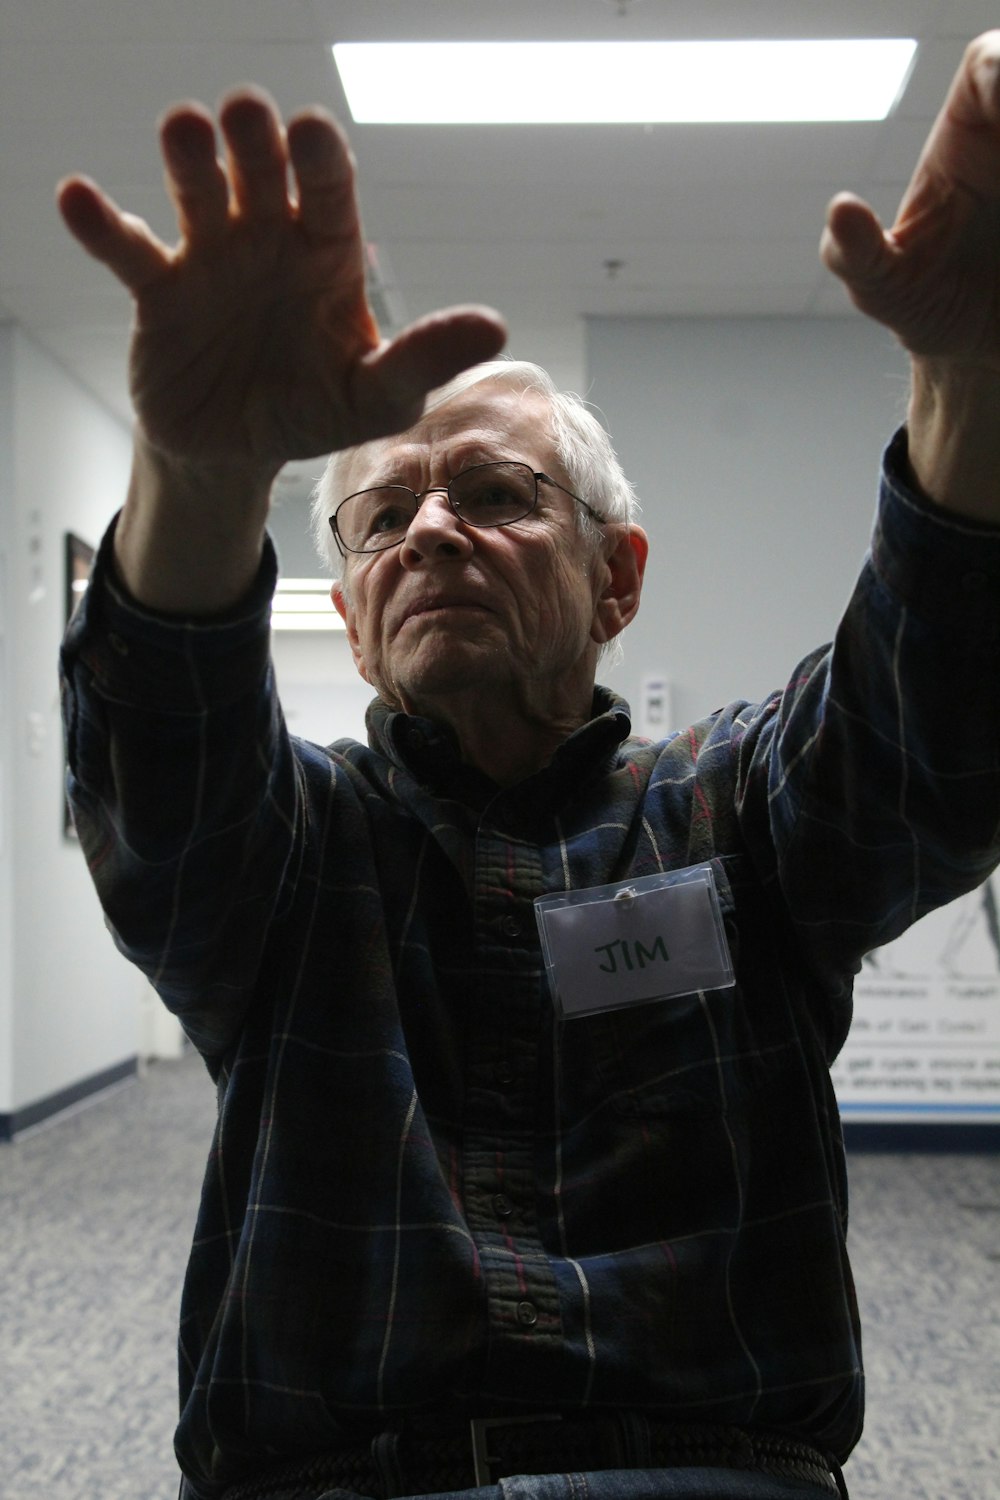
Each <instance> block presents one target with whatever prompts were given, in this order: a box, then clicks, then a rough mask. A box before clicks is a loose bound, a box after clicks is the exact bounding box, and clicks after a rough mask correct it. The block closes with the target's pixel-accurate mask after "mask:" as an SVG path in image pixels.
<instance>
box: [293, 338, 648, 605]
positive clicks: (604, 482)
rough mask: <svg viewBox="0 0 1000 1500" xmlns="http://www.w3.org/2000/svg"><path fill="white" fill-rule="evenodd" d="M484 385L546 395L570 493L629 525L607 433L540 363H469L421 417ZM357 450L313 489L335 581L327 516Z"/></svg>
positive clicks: (336, 565)
mask: <svg viewBox="0 0 1000 1500" xmlns="http://www.w3.org/2000/svg"><path fill="white" fill-rule="evenodd" d="M483 382H489V383H490V384H491V385H503V386H505V387H507V388H508V389H511V390H515V391H519V392H521V393H524V392H526V391H537V392H538V393H539V394H540V395H542V396H544V397H545V399H546V400H547V402H548V404H549V410H550V412H551V422H552V440H553V443H554V444H555V451H556V457H557V458H558V460H559V463H560V465H561V467H562V469H563V471H564V473H565V474H566V477H567V479H568V480H569V487H570V489H571V490H572V491H573V492H574V493H575V494H576V495H579V497H580V499H581V500H585V501H586V502H587V504H588V505H589V506H592V507H593V509H594V510H595V511H597V513H598V514H599V515H601V516H604V517H605V518H606V519H607V520H609V521H624V522H626V523H628V522H631V521H634V520H635V519H636V518H637V516H638V514H639V503H638V501H637V499H636V496H635V491H634V490H633V488H632V486H631V484H630V483H629V481H628V480H627V479H626V478H625V475H624V473H623V471H622V467H621V464H620V463H619V462H618V457H617V455H616V453H615V450H614V448H613V447H612V446H611V440H610V438H609V437H608V434H607V432H606V431H605V430H604V428H603V427H602V425H601V423H600V422H599V421H598V419H597V417H596V416H595V415H594V412H593V410H592V409H591V408H590V407H589V406H588V405H587V403H586V402H585V401H584V400H583V399H582V397H580V396H577V395H574V394H573V393H572V392H569V391H560V390H559V388H558V387H557V386H556V384H555V382H554V381H553V379H552V377H551V375H549V373H548V371H547V370H543V369H542V367H541V365H535V364H531V363H530V362H529V361H527V360H516V359H494V360H488V361H487V362H486V363H484V364H480V365H473V366H472V367H471V368H470V369H468V370H463V371H462V373H461V374H460V375H456V376H455V378H454V380H449V381H448V383H447V384H446V385H442V386H438V388H437V389H436V390H434V391H431V393H430V394H429V396H428V397H427V400H426V402H425V404H424V415H425V416H426V415H427V413H428V412H432V411H435V410H436V409H437V408H438V407H440V406H444V405H445V404H446V403H447V402H449V401H453V400H454V399H455V397H456V396H460V395H462V394H463V393H464V392H465V391H467V390H469V389H470V387H471V386H474V385H479V384H481V383H483ZM358 451H359V449H358V448H344V449H342V450H341V451H340V452H339V453H334V454H332V455H331V457H330V459H329V460H328V462H327V465H326V469H325V470H324V472H323V476H322V478H321V479H320V480H319V482H318V483H317V485H316V487H315V489H314V490H313V497H312V536H313V542H314V543H315V546H316V550H317V552H318V553H319V555H320V557H321V558H322V559H323V561H324V562H325V564H326V566H327V567H328V569H329V570H330V572H331V573H332V574H333V576H334V577H338V576H339V574H340V572H341V566H342V561H343V559H342V558H341V556H340V553H339V552H338V550H337V545H336V543H335V541H334V539H333V531H332V529H331V527H330V517H331V516H332V515H333V512H334V511H335V510H336V508H337V505H338V504H339V502H340V501H341V500H343V499H344V498H345V497H344V495H343V494H342V493H341V491H342V488H343V475H344V471H345V469H346V467H347V465H348V464H349V463H350V461H351V459H352V458H353V457H354V455H355V454H356V453H357V452H358ZM578 516H579V520H580V524H581V526H582V527H583V528H584V530H585V531H587V532H589V533H591V534H592V533H593V521H592V519H591V517H590V516H589V515H588V513H587V511H586V510H584V508H583V506H580V507H579V511H578Z"/></svg>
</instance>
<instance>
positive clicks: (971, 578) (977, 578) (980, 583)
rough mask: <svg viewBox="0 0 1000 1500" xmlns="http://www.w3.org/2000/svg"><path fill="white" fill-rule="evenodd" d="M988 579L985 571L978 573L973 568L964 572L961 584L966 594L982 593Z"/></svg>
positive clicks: (987, 583) (987, 584)
mask: <svg viewBox="0 0 1000 1500" xmlns="http://www.w3.org/2000/svg"><path fill="white" fill-rule="evenodd" d="M989 581H990V580H989V575H988V574H987V573H980V572H977V571H976V570H973V571H972V572H971V573H965V574H964V575H963V577H962V584H963V586H964V588H965V591H966V593H968V594H981V593H983V591H984V590H985V589H986V588H987V587H988V586H989Z"/></svg>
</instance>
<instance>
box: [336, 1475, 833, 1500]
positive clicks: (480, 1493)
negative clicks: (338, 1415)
mask: <svg viewBox="0 0 1000 1500" xmlns="http://www.w3.org/2000/svg"><path fill="white" fill-rule="evenodd" d="M318 1500H357V1497H356V1496H352V1495H351V1494H350V1492H349V1491H348V1490H339V1489H331V1490H327V1491H325V1493H324V1494H323V1495H321V1496H319V1497H318ZM409 1500H830V1491H829V1490H826V1489H823V1488H822V1487H820V1486H817V1485H814V1484H807V1483H804V1482H803V1481H801V1480H795V1479H773V1478H771V1477H770V1476H769V1475H767V1474H756V1473H750V1472H745V1471H742V1470H739V1469H602V1470H601V1471H600V1472H599V1473H593V1474H514V1475H512V1476H511V1477H510V1478H509V1479H501V1480H500V1481H499V1483H497V1484H490V1485H483V1486H482V1487H481V1488H478V1489H471V1490H450V1491H448V1493H447V1494H440V1495H428V1496H419V1497H417V1496H413V1497H409Z"/></svg>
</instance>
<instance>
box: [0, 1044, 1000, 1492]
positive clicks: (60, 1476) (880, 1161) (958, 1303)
mask: <svg viewBox="0 0 1000 1500" xmlns="http://www.w3.org/2000/svg"><path fill="white" fill-rule="evenodd" d="M214 1110H215V1098H214V1091H213V1089H212V1085H211V1083H210V1082H209V1079H208V1077H207V1075H206V1074H205V1072H204V1069H203V1068H202V1065H201V1063H200V1061H199V1060H198V1059H197V1058H196V1057H194V1056H188V1057H186V1058H184V1059H183V1060H182V1061H180V1062H177V1063H159V1064H157V1065H156V1066H155V1067H153V1068H151V1069H150V1070H149V1071H148V1073H147V1074H146V1076H145V1077H144V1078H142V1079H141V1080H139V1081H138V1082H135V1083H131V1084H126V1085H122V1086H120V1087H119V1088H117V1089H115V1090H113V1091H111V1092H109V1093H108V1094H106V1095H105V1096H103V1097H102V1098H100V1099H99V1100H97V1101H95V1102H92V1103H91V1104H90V1105H88V1107H86V1108H82V1109H79V1110H78V1111H77V1112H75V1113H73V1114H69V1115H64V1116H62V1117H60V1118H59V1119H58V1120H56V1121H54V1122H52V1123H50V1124H48V1125H45V1126H42V1127H39V1128H38V1129H36V1130H34V1131H32V1132H27V1133H25V1134H24V1135H22V1136H20V1137H18V1138H17V1139H16V1140H15V1142H14V1143H13V1144H12V1145H7V1146H2V1147H0V1329H2V1334H0V1497H2V1500H173V1497H174V1496H175V1495H176V1493H177V1474H176V1469H175V1465H174V1459H173V1453H172V1448H171V1434H172V1428H173V1422H174V1411H175V1362H174V1336H175V1328H176V1321H177V1306H178V1299H179V1294H180V1282H181V1276H182V1273H183V1268H184V1264H185V1260H186V1257H187V1248H188V1241H189V1238H190V1234H191V1226H192V1223H193V1220H194V1213H195V1207H196V1203H197V1198H198V1191H199V1186H200V1182H201V1174H202V1166H203V1163H204V1159H205V1154H206V1151H207V1148H208V1142H209V1136H210V1132H211V1127H212V1121H213V1117H214ZM851 1178H852V1193H853V1197H852V1216H851V1236H850V1242H851V1252H852V1257H853V1261H854V1267H855V1273H856V1276H857V1281H858V1288H859V1295H860V1298H861V1305H862V1313H863V1316H864V1324H865V1331H866V1343H865V1349H866V1359H867V1366H868V1381H869V1396H868V1425H867V1429H866V1431H865V1435H864V1437H863V1438H862V1440H861V1443H860V1444H859V1446H858V1448H857V1450H856V1452H855V1453H854V1454H853V1455H852V1457H851V1459H850V1461H849V1463H848V1465H847V1468H846V1471H845V1473H846V1478H847V1481H848V1484H849V1487H850V1492H851V1497H852V1500H1000V1158H998V1157H997V1156H987V1155H976V1156H942V1155H927V1156H922V1155H921V1156H903V1155H895V1154H873V1155H867V1154H856V1155H854V1156H852V1158H851Z"/></svg>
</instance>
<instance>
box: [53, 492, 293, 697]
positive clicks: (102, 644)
mask: <svg viewBox="0 0 1000 1500" xmlns="http://www.w3.org/2000/svg"><path fill="white" fill-rule="evenodd" d="M117 523H118V517H117V516H116V517H115V519H114V520H113V521H112V522H111V525H110V526H109V527H108V530H107V531H106V532H105V534H104V537H103V539H102V541H101V545H100V547H99V549H98V552H97V556H96V557H95V559H94V566H93V569H92V571H91V575H90V581H89V584H88V586H87V590H86V592H85V594H84V596H83V600H82V601H81V604H80V607H79V609H78V610H77V611H76V613H75V614H74V616H73V618H72V620H71V621H70V624H69V627H68V629H67V631H66V637H65V640H64V642H63V665H64V671H65V673H66V675H67V677H69V678H70V679H71V680H72V677H73V674H74V671H75V669H76V668H77V665H78V664H79V665H82V666H83V667H84V668H85V669H86V670H87V671H88V673H89V675H90V677H91V679H92V683H93V686H94V687H95V688H96V690H97V691H98V692H99V693H100V694H101V695H102V696H103V697H105V698H107V699H109V700H115V701H119V702H122V703H126V704H130V705H133V706H135V707H136V708H146V709H152V710H155V711H157V712H167V713H169V712H171V711H174V712H180V713H190V712H192V711H195V712H197V711H200V710H202V709H204V708H206V707H208V706H209V705H211V706H213V707H221V706H223V705H225V704H227V703H232V702H235V701H236V700H237V699H239V698H241V697H242V696H243V695H244V694H246V693H248V692H252V691H256V690H257V689H258V688H259V685H260V682H261V680H262V677H263V675H264V673H265V671H266V669H267V663H268V660H269V656H270V621H271V599H272V597H273V594H274V590H275V587H276V584H277V579H278V562H277V557H276V554H275V551H274V546H273V544H272V542H271V540H270V538H266V539H265V543H264V552H263V555H262V557H261V563H260V568H259V569H258V572H257V577H256V578H255V580H254V582H253V585H252V587H251V588H250V589H249V591H248V592H247V594H246V595H245V596H244V598H243V599H242V600H241V601H240V602H239V604H237V605H234V606H233V607H232V608H231V609H229V610H227V611H225V613H223V614H218V615H212V616H210V617H205V616H203V617H190V618H189V617H185V616H181V615H167V614H160V613H157V612H156V611H154V610H150V609H147V608H146V606H145V605H142V604H140V603H138V601H137V600H135V599H133V598H132V596H131V595H130V594H129V592H128V590H127V589H126V588H125V586H124V584H123V583H122V582H121V580H120V579H119V577H118V575H117V571H116V569H115V566H114V558H113V543H114V534H115V529H116V526H117Z"/></svg>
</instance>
